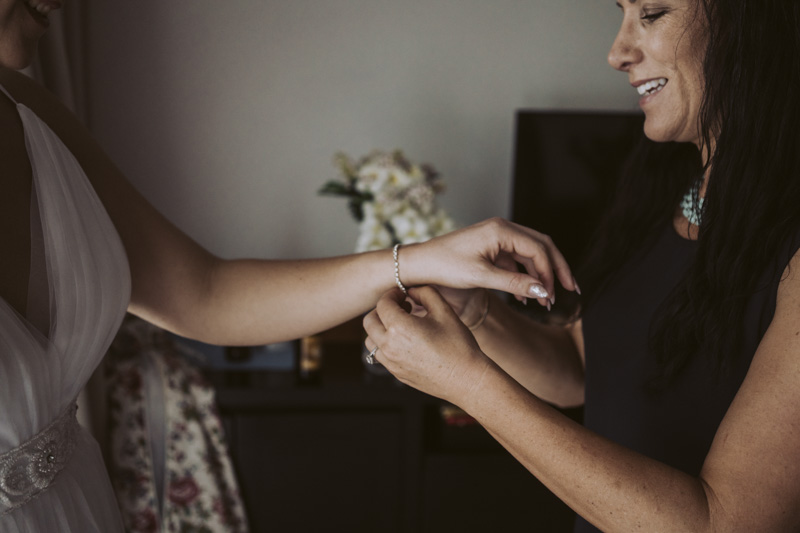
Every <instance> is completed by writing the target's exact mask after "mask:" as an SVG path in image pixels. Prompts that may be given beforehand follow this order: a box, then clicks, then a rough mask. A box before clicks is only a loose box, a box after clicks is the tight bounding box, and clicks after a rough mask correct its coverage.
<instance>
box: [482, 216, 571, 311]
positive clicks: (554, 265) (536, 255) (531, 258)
mask: <svg viewBox="0 0 800 533" xmlns="http://www.w3.org/2000/svg"><path fill="white" fill-rule="evenodd" d="M497 225H498V226H499V231H500V233H501V237H500V238H499V241H498V242H499V243H500V246H501V248H502V251H503V252H505V253H506V254H508V255H510V256H511V257H513V258H514V260H515V261H517V262H519V263H520V264H522V265H523V267H524V268H525V271H526V272H527V274H528V275H529V276H530V278H528V279H525V278H519V277H515V276H516V272H514V271H511V270H510V269H508V268H506V267H505V265H499V264H498V266H500V267H501V268H503V269H504V270H506V272H509V274H510V276H509V275H508V274H503V275H501V276H500V277H498V279H497V281H498V282H505V283H508V284H510V285H509V287H514V288H515V289H517V290H518V289H523V291H522V292H516V291H515V294H517V295H520V296H525V297H529V296H532V297H535V298H546V299H548V300H550V301H551V302H553V300H552V298H553V295H554V294H555V278H558V280H559V282H560V283H561V285H562V286H563V287H564V288H565V289H567V290H570V291H575V290H577V284H576V283H575V279H574V277H573V275H572V270H571V269H570V267H569V264H568V263H567V261H566V259H565V258H564V256H563V255H562V254H561V252H560V251H559V250H558V248H557V247H556V245H555V244H554V243H553V241H552V239H551V238H550V237H548V236H547V235H544V234H542V233H539V232H537V231H535V230H532V229H530V228H526V227H524V226H520V225H518V224H514V223H512V222H507V221H502V222H498V224H497ZM498 257H499V256H498ZM496 264H497V263H496ZM553 274H555V277H554V275H553ZM537 281H538V282H539V285H540V286H541V287H543V288H544V289H545V292H546V295H545V296H542V292H541V290H538V291H536V289H535V288H534V291H536V292H529V291H530V290H531V289H532V288H533V287H532V285H535V284H536V282H537ZM526 285H527V286H526ZM496 288H498V289H500V290H508V289H506V288H503V287H496ZM509 292H510V291H509Z"/></svg>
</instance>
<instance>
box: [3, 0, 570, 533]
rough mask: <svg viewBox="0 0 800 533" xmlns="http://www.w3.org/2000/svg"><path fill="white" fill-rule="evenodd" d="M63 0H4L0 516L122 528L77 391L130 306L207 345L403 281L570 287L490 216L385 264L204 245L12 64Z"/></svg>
mask: <svg viewBox="0 0 800 533" xmlns="http://www.w3.org/2000/svg"><path fill="white" fill-rule="evenodd" d="M59 7H60V0H0V88H2V92H0V223H2V227H3V230H2V231H0V531H2V532H4V533H22V532H54V533H55V532H79V533H91V532H98V533H101V532H102V533H113V532H117V531H122V522H121V519H120V515H119V511H118V509H117V505H116V501H115V500H114V495H113V491H112V489H111V485H110V482H109V479H108V475H107V473H106V470H105V467H104V464H103V460H102V457H101V455H100V452H99V448H98V446H97V444H96V442H95V441H94V439H93V438H92V437H91V435H90V434H89V433H88V432H87V431H86V430H84V429H83V428H82V427H81V426H80V425H79V424H78V423H77V421H76V418H75V412H76V409H77V408H76V406H75V398H76V397H77V395H78V393H79V392H80V390H81V389H82V388H83V386H84V385H85V384H86V381H87V380H88V379H89V376H90V375H91V373H92V371H93V370H94V368H95V367H96V366H97V364H98V363H99V362H100V359H101V358H102V357H103V355H104V353H105V352H106V349H107V348H108V346H109V344H110V342H111V340H112V339H113V337H114V335H115V333H116V331H117V329H118V327H119V325H120V322H121V320H122V318H123V315H124V314H125V312H126V311H130V312H131V313H133V314H136V315H138V316H140V317H142V318H144V319H145V320H148V321H150V322H152V323H154V324H156V325H158V326H161V327H163V328H166V329H168V330H170V331H173V332H175V333H178V334H180V335H183V336H185V337H190V338H194V339H198V340H202V341H205V342H208V343H215V344H223V345H237V344H241V345H257V344H266V343H270V342H277V341H280V340H287V339H293V338H299V337H301V336H303V335H307V334H310V333H312V332H315V331H321V330H324V329H327V328H329V327H332V326H334V325H336V324H338V323H340V322H343V321H345V320H347V319H349V318H352V317H354V316H357V315H359V314H363V313H364V312H366V311H367V310H369V309H370V308H371V307H372V306H373V305H374V303H375V302H376V301H377V299H378V298H379V297H380V295H381V294H383V293H384V292H385V291H386V290H388V289H390V288H391V287H393V286H394V285H395V284H399V283H405V284H406V285H417V284H423V283H424V284H437V285H443V286H452V287H457V288H470V287H488V288H494V289H498V290H505V291H507V292H510V293H512V294H514V295H515V296H516V297H518V298H520V299H521V298H526V297H531V298H535V299H537V300H538V301H539V303H540V304H542V305H545V304H546V303H547V293H549V294H552V293H553V290H554V282H555V281H554V278H555V277H557V278H558V279H559V281H560V282H561V283H562V285H564V286H565V287H566V288H567V289H570V290H572V289H574V288H575V286H574V280H573V278H572V275H571V273H570V271H569V268H568V267H567V265H566V263H565V262H564V260H563V258H562V257H561V255H560V254H559V253H558V251H557V250H556V249H555V248H554V247H553V245H552V243H551V242H550V241H549V239H547V238H546V237H544V236H543V235H541V234H539V233H536V232H534V231H532V230H528V229H526V228H521V227H519V226H515V225H513V224H511V223H508V222H505V221H501V220H492V221H488V222H485V223H481V224H478V225H476V226H472V227H470V228H467V229H464V230H460V231H457V232H454V233H452V234H450V235H447V236H444V237H440V238H438V239H435V240H433V241H430V242H429V243H426V244H422V245H413V246H408V247H407V248H403V249H402V251H401V253H400V254H399V257H398V260H397V261H396V260H395V259H394V258H393V254H392V250H383V251H379V252H371V253H367V254H361V255H354V256H346V257H338V258H328V259H319V260H308V261H265V260H236V261H225V260H221V259H219V258H216V257H214V256H213V255H211V254H209V253H208V252H207V251H205V250H204V249H202V248H201V247H200V246H198V245H197V244H196V243H194V242H193V241H192V240H191V239H189V238H188V237H187V236H186V235H184V234H183V233H182V232H180V231H179V230H178V229H177V228H175V227H174V226H172V225H171V224H170V223H169V222H168V221H167V220H166V219H165V218H163V217H162V216H161V215H159V214H158V213H157V212H156V211H155V210H154V209H153V208H152V207H151V206H150V205H149V204H148V203H147V202H146V201H145V200H144V199H143V198H142V197H141V196H140V195H139V194H138V193H137V192H136V191H135V190H134V189H133V188H132V187H131V185H130V184H129V183H128V182H127V181H126V180H125V178H124V177H123V176H122V175H121V174H120V172H119V171H118V170H117V168H116V167H115V166H114V165H113V163H112V162H111V161H109V159H108V158H107V157H106V155H105V154H104V153H103V152H102V151H101V149H100V148H99V147H98V146H97V144H96V143H95V142H94V141H93V140H92V138H91V136H90V135H89V133H88V132H87V131H86V130H85V129H84V128H83V127H82V126H81V125H80V124H79V123H78V121H77V120H76V119H75V118H74V117H73V116H72V115H71V114H70V113H69V111H67V110H66V109H65V108H64V107H63V106H62V105H61V104H60V103H58V102H57V101H56V100H55V99H54V98H53V97H52V96H51V95H50V94H49V93H47V92H46V91H45V90H44V89H42V88H41V87H39V86H37V85H36V84H35V83H34V82H32V81H31V80H29V79H28V78H26V77H25V76H23V75H21V74H19V73H17V72H15V69H20V68H23V67H25V66H27V65H28V64H29V63H30V61H31V59H32V57H33V55H34V53H35V50H36V44H37V41H38V39H39V37H40V36H41V35H42V34H43V33H44V31H45V30H46V28H47V26H48V20H47V15H48V13H49V12H50V11H52V10H53V9H58V8H59ZM512 259H516V260H517V261H520V262H522V263H523V264H525V265H526V267H527V270H528V272H530V273H531V274H532V275H530V274H521V273H518V272H517V271H516V269H515V268H514V266H513V265H514V263H513V261H512ZM543 296H544V297H543ZM461 311H463V312H462V316H469V314H470V313H469V311H470V310H461ZM481 312H482V311H481V310H480V309H478V310H475V311H474V313H475V314H476V315H477V316H478V317H479V316H480V313H481Z"/></svg>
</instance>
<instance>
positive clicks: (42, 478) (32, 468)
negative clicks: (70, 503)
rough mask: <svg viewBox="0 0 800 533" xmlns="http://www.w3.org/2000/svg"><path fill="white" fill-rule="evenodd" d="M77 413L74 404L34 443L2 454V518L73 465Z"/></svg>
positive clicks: (25, 444)
mask: <svg viewBox="0 0 800 533" xmlns="http://www.w3.org/2000/svg"><path fill="white" fill-rule="evenodd" d="M77 411H78V406H77V405H76V404H74V403H73V404H72V405H70V406H69V407H68V408H67V410H66V411H64V412H63V413H61V414H60V415H59V416H58V418H56V419H55V420H53V422H51V423H50V424H49V425H48V426H47V427H46V428H44V429H43V430H42V431H40V432H39V433H37V434H36V435H34V436H33V437H32V438H31V439H29V440H28V441H26V442H24V443H23V444H21V445H19V446H17V447H16V448H14V449H13V450H10V451H8V452H6V453H3V454H0V516H2V515H4V514H6V513H8V512H10V511H12V510H14V509H16V508H17V507H20V506H22V505H24V504H25V503H26V502H28V501H30V500H31V499H33V498H34V497H36V495H38V494H39V493H40V492H42V491H43V490H45V489H46V488H47V487H49V486H50V484H51V483H52V482H53V480H54V479H55V477H56V475H58V473H59V472H61V470H62V469H63V468H64V466H65V465H66V464H67V462H69V460H70V457H72V452H74V451H75V445H76V441H77V435H78V430H79V428H80V426H79V425H78V419H77V418H76V417H75V413H76V412H77Z"/></svg>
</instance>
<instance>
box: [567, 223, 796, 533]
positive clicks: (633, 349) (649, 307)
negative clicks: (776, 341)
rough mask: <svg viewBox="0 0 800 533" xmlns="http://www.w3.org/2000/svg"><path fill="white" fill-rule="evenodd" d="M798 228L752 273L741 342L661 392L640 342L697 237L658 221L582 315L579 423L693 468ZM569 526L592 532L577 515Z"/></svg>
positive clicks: (738, 378) (762, 323)
mask: <svg viewBox="0 0 800 533" xmlns="http://www.w3.org/2000/svg"><path fill="white" fill-rule="evenodd" d="M798 237H800V232H798V234H797V235H795V238H794V239H793V240H792V241H793V242H791V243H787V245H786V246H785V247H784V249H783V250H782V251H781V253H780V254H779V256H778V257H776V260H775V262H774V263H773V265H772V266H771V267H770V268H768V269H767V271H766V272H764V273H763V275H762V276H761V277H760V280H759V282H758V284H757V288H756V291H755V292H754V293H753V294H752V296H751V298H750V301H749V302H748V304H747V308H746V311H745V320H744V323H743V324H742V327H743V329H744V342H743V343H742V346H741V351H740V353H739V354H736V357H735V358H734V362H733V365H732V371H731V372H730V373H726V374H725V375H724V376H722V377H720V376H719V373H718V372H717V371H716V369H715V368H714V365H713V363H710V362H708V360H707V359H706V358H702V357H698V358H696V359H695V360H693V361H692V362H690V363H689V364H688V366H687V367H686V368H685V369H684V371H683V372H682V373H681V374H680V375H679V377H678V378H676V380H675V382H674V383H672V384H671V385H670V387H669V388H668V389H666V390H664V391H663V392H659V393H653V392H651V391H649V390H647V389H646V384H647V382H648V380H649V379H650V378H652V377H653V376H654V375H655V374H656V372H657V366H656V363H655V361H654V358H653V357H652V356H651V355H650V354H649V351H648V350H647V342H648V333H649V328H650V323H651V320H652V319H653V316H654V314H655V312H656V311H657V309H658V307H659V305H660V304H661V302H663V300H664V299H665V298H666V297H667V295H668V294H669V292H670V291H671V290H672V288H673V287H674V286H675V285H676V284H677V283H678V282H679V281H680V280H681V278H682V277H683V275H684V274H685V273H686V271H687V269H688V268H689V266H690V265H691V263H692V260H693V258H694V255H695V251H696V249H697V243H696V242H693V241H689V240H686V239H683V238H682V237H680V236H679V235H678V234H677V233H676V232H675V230H674V228H673V226H672V223H671V221H670V223H669V224H666V227H665V228H664V229H663V231H662V232H661V234H660V235H659V236H658V238H657V239H656V240H655V243H654V244H653V246H652V247H651V248H650V249H649V250H648V251H646V252H644V253H642V254H640V255H639V256H638V257H636V258H634V259H633V260H631V261H630V262H629V263H628V264H627V265H625V266H624V267H623V268H622V269H621V270H620V272H619V274H618V275H617V276H615V278H614V279H613V280H612V281H611V283H609V285H608V287H607V288H606V289H604V290H603V292H602V293H601V294H600V295H598V298H597V299H596V301H595V303H594V304H593V305H592V306H591V307H590V308H587V309H586V311H585V312H584V316H583V334H584V340H585V347H586V404H585V411H584V425H585V426H586V427H587V428H589V429H591V430H592V431H594V432H596V433H598V434H600V435H602V436H604V437H607V438H608V439H610V440H612V441H614V442H617V443H619V444H622V445H624V446H626V447H628V448H630V449H632V450H634V451H637V452H639V453H642V454H644V455H646V456H648V457H651V458H653V459H656V460H658V461H661V462H663V463H666V464H668V465H670V466H673V467H675V468H678V469H680V470H682V471H684V472H687V473H689V474H691V475H698V474H699V473H700V469H701V467H702V465H703V461H704V459H705V456H706V454H707V453H708V450H709V448H710V446H711V442H712V440H713V438H714V434H715V433H716V431H717V428H718V427H719V424H720V422H721V421H722V418H723V416H724V415H725V412H726V411H727V409H728V406H729V405H730V403H731V401H732V400H733V397H734V396H735V394H736V392H737V391H738V390H739V387H740V386H741V384H742V381H743V380H744V377H745V375H746V374H747V371H748V369H749V367H750V363H751V361H752V359H753V355H754V354H755V351H756V348H757V347H758V344H759V342H760V341H761V338H762V336H763V335H764V333H765V332H766V330H767V327H768V326H769V324H770V322H771V321H772V317H773V315H774V312H775V302H776V296H777V287H778V283H779V282H780V279H781V275H782V273H783V271H784V269H785V267H786V265H787V263H788V261H789V259H791V257H792V256H793V255H794V253H795V251H796V250H797V249H798V244H800V238H798ZM575 531H576V532H579V533H586V532H590V531H598V530H597V529H595V528H594V527H593V526H591V525H589V524H588V523H587V522H586V521H584V520H583V519H581V518H580V517H579V518H578V519H577V522H576V525H575Z"/></svg>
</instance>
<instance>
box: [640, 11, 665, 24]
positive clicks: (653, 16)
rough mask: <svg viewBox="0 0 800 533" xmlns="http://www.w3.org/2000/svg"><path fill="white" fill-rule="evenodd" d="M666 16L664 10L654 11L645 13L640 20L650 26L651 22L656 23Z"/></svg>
mask: <svg viewBox="0 0 800 533" xmlns="http://www.w3.org/2000/svg"><path fill="white" fill-rule="evenodd" d="M666 14H667V10H666V9H665V10H663V11H656V12H655V13H645V14H644V15H642V17H641V18H642V20H643V21H645V22H647V23H649V24H652V23H653V22H655V21H657V20H658V19H660V18H661V17H663V16H664V15H666Z"/></svg>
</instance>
